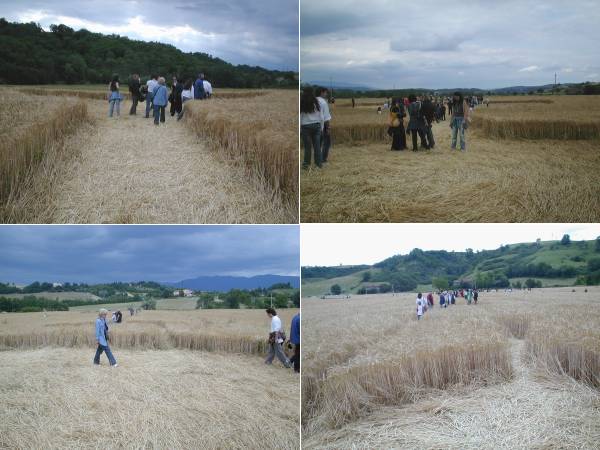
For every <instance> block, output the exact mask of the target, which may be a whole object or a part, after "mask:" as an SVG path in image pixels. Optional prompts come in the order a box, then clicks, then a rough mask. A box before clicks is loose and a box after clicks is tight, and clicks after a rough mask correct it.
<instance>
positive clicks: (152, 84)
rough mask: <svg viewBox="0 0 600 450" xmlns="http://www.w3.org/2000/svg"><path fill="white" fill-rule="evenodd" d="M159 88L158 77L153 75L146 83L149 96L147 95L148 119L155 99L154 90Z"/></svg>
mask: <svg viewBox="0 0 600 450" xmlns="http://www.w3.org/2000/svg"><path fill="white" fill-rule="evenodd" d="M156 86H158V75H152V77H151V78H150V79H149V80H148V81H147V82H146V87H147V92H148V93H147V94H146V119H147V118H148V117H150V109H151V108H152V107H153V106H152V98H153V97H154V89H156Z"/></svg>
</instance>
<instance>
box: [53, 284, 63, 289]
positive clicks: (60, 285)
mask: <svg viewBox="0 0 600 450" xmlns="http://www.w3.org/2000/svg"><path fill="white" fill-rule="evenodd" d="M52 287H55V288H56V287H63V284H62V283H52Z"/></svg>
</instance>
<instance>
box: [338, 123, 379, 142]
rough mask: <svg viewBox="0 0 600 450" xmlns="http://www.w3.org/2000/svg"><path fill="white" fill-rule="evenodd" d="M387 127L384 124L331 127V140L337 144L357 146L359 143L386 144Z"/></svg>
mask: <svg viewBox="0 0 600 450" xmlns="http://www.w3.org/2000/svg"><path fill="white" fill-rule="evenodd" d="M387 130H388V126H387V125H384V124H372V123H364V124H356V125H346V124H344V125H334V126H332V127H331V139H332V141H333V142H334V143H339V144H357V143H360V142H387V141H389V140H390V137H389V136H388V134H387Z"/></svg>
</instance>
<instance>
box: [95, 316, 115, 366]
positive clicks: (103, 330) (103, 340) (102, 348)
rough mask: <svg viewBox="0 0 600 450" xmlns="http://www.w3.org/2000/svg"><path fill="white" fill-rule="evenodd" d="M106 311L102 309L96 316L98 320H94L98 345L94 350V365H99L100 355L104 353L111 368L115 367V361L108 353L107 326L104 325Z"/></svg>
mask: <svg viewBox="0 0 600 450" xmlns="http://www.w3.org/2000/svg"><path fill="white" fill-rule="evenodd" d="M107 314H108V311H107V310H106V309H104V308H102V309H101V310H100V312H99V314H98V318H97V319H96V342H97V343H98V347H97V348H96V355H95V356H94V364H96V365H99V364H100V355H102V352H106V356H107V358H108V362H109V363H110V365H111V366H113V367H117V360H116V359H115V357H114V356H113V354H112V352H111V351H110V347H109V346H108V324H107V323H106V315H107Z"/></svg>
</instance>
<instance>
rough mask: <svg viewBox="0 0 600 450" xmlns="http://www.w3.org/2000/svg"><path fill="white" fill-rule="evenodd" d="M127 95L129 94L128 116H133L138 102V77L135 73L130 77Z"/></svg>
mask: <svg viewBox="0 0 600 450" xmlns="http://www.w3.org/2000/svg"><path fill="white" fill-rule="evenodd" d="M129 93H130V94H131V109H130V110H129V115H130V116H134V115H135V114H136V109H137V105H138V102H139V101H140V76H139V75H138V74H137V73H134V74H133V75H131V81H130V82H129Z"/></svg>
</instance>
